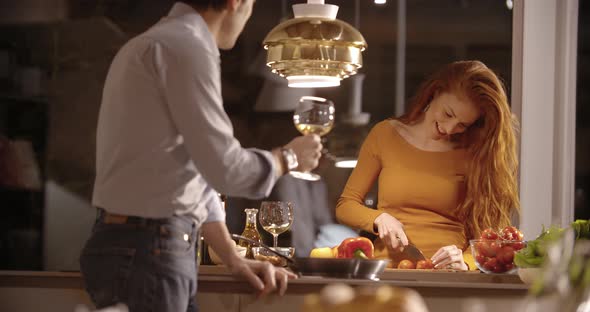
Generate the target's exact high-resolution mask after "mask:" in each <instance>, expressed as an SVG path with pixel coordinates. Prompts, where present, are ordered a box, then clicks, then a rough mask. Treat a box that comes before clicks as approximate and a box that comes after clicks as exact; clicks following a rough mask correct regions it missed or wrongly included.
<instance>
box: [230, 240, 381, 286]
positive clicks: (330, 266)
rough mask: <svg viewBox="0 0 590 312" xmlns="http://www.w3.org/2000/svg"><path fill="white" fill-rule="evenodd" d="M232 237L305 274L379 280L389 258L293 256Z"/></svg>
mask: <svg viewBox="0 0 590 312" xmlns="http://www.w3.org/2000/svg"><path fill="white" fill-rule="evenodd" d="M232 238H234V239H241V240H244V241H247V242H249V243H251V244H253V245H256V246H260V247H262V248H264V249H266V250H268V251H269V252H271V253H273V254H275V255H277V256H279V257H281V258H284V259H285V260H287V266H288V267H289V268H290V269H291V270H292V271H293V272H295V273H296V274H298V275H304V276H324V277H335V278H354V279H370V280H378V279H379V275H381V273H383V271H384V270H385V267H387V264H388V263H389V260H384V259H369V260H366V259H339V258H309V257H301V258H291V257H287V256H285V255H283V254H281V253H279V252H276V251H275V250H273V249H272V248H270V247H268V246H267V245H265V244H263V243H260V242H257V241H255V240H251V239H249V238H247V237H244V236H241V235H237V234H232Z"/></svg>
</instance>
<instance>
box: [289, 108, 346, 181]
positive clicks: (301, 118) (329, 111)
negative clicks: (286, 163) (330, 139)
mask: <svg viewBox="0 0 590 312" xmlns="http://www.w3.org/2000/svg"><path fill="white" fill-rule="evenodd" d="M335 111H336V110H335V108H334V103H333V102H332V101H330V100H327V99H324V98H321V97H316V96H302V97H301V98H300V99H299V103H298V104H297V107H296V108H295V112H294V113H293V123H294V124H295V128H296V129H297V130H298V131H299V132H301V134H303V135H308V134H317V135H319V136H324V135H326V134H328V133H329V132H330V131H331V130H332V128H333V127H334V113H335ZM324 142H325V141H324ZM326 152H327V150H326V149H324V150H323V151H322V153H324V154H325V153H326ZM289 174H291V175H292V176H294V177H295V178H299V179H303V180H308V181H318V180H319V179H321V177H320V176H319V175H318V174H315V173H311V172H300V171H291V172H289Z"/></svg>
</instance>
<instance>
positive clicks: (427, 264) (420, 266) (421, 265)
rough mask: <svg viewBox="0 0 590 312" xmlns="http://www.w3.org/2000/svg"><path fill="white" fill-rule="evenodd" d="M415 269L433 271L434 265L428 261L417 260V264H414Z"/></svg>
mask: <svg viewBox="0 0 590 312" xmlns="http://www.w3.org/2000/svg"><path fill="white" fill-rule="evenodd" d="M416 269H426V270H428V269H434V264H432V261H430V259H427V260H419V261H418V262H416Z"/></svg>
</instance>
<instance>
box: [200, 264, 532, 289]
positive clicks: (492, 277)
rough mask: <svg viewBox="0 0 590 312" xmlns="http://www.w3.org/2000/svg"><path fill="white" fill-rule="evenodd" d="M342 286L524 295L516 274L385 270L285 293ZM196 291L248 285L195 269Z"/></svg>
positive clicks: (309, 282)
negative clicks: (377, 274) (372, 277)
mask: <svg viewBox="0 0 590 312" xmlns="http://www.w3.org/2000/svg"><path fill="white" fill-rule="evenodd" d="M342 282H344V283H346V284H349V285H351V286H370V285H376V284H379V285H391V286H398V287H409V288H414V289H416V290H418V291H419V292H423V291H428V290H435V291H436V292H439V293H440V292H453V293H457V292H460V293H463V294H465V295H466V296H468V295H470V294H474V293H479V292H481V291H486V292H498V293H503V292H506V293H507V294H511V295H513V294H517V295H520V296H522V295H524V294H526V292H527V289H528V288H527V286H526V285H525V284H523V283H522V281H521V280H520V278H519V277H518V275H516V274H483V273H479V272H455V271H447V270H399V269H386V270H385V272H384V273H383V274H382V275H381V278H380V280H379V281H372V280H360V279H339V278H326V277H315V276H303V277H301V278H299V279H296V280H292V281H290V282H289V290H288V292H289V293H292V294H307V293H312V292H317V291H318V290H319V289H321V288H322V287H323V286H325V285H326V284H330V283H342ZM199 291H201V292H214V293H250V292H251V289H250V288H249V285H248V284H247V283H246V282H244V281H237V280H235V279H234V278H233V277H232V276H231V275H230V274H229V273H227V271H226V269H225V267H223V266H201V267H200V268H199Z"/></svg>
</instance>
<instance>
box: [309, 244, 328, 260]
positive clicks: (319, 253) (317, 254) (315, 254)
mask: <svg viewBox="0 0 590 312" xmlns="http://www.w3.org/2000/svg"><path fill="white" fill-rule="evenodd" d="M309 256H310V257H311V258H334V254H333V253H332V248H330V247H320V248H314V249H312V250H311V253H309Z"/></svg>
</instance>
